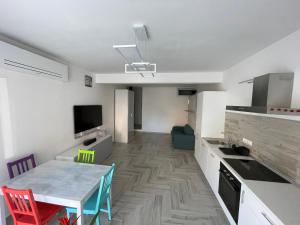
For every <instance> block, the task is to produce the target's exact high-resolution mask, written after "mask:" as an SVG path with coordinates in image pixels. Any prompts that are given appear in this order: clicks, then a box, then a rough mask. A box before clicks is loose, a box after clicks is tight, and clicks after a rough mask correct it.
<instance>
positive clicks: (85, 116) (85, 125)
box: [73, 105, 102, 134]
mask: <svg viewBox="0 0 300 225" xmlns="http://www.w3.org/2000/svg"><path fill="white" fill-rule="evenodd" d="M73 111H74V128H75V129H74V132H75V134H78V133H81V132H84V131H87V130H91V129H93V128H96V127H99V126H102V105H75V106H74V108H73Z"/></svg>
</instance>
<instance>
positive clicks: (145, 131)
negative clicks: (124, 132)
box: [134, 130, 171, 134]
mask: <svg viewBox="0 0 300 225" xmlns="http://www.w3.org/2000/svg"><path fill="white" fill-rule="evenodd" d="M134 131H135V132H138V133H153V134H171V133H170V132H159V131H147V130H134Z"/></svg>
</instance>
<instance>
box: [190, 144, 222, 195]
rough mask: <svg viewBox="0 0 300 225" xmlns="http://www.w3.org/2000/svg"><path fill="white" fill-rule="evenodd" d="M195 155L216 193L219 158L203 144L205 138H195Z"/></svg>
mask: <svg viewBox="0 0 300 225" xmlns="http://www.w3.org/2000/svg"><path fill="white" fill-rule="evenodd" d="M195 157H196V160H197V161H198V163H199V166H200V168H201V170H202V172H203V173H204V175H205V177H206V179H207V181H208V183H209V184H210V186H211V188H212V190H213V192H214V193H215V194H216V195H217V194H218V188H219V169H220V161H221V159H220V158H219V156H217V155H216V154H215V153H214V152H213V151H212V150H211V149H210V148H209V147H208V146H207V145H206V144H205V140H203V139H202V138H197V140H196V148H195Z"/></svg>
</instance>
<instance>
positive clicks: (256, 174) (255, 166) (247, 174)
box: [224, 158, 290, 183]
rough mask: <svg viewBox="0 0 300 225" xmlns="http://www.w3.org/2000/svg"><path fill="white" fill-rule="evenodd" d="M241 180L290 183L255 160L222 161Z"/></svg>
mask: <svg viewBox="0 0 300 225" xmlns="http://www.w3.org/2000/svg"><path fill="white" fill-rule="evenodd" d="M224 160H225V161H226V162H227V163H228V164H229V165H230V166H231V167H232V168H233V169H234V170H235V171H236V172H237V173H238V174H239V175H240V176H241V177H242V178H244V179H246V180H259V181H269V182H278V183H290V182H288V181H287V180H285V179H284V178H282V177H281V176H279V175H278V174H276V173H274V172H273V171H271V170H270V169H268V168H267V167H265V166H264V165H262V164H261V163H259V162H257V161H255V160H243V159H226V158H225V159H224Z"/></svg>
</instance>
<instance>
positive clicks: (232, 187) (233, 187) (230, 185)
mask: <svg viewBox="0 0 300 225" xmlns="http://www.w3.org/2000/svg"><path fill="white" fill-rule="evenodd" d="M220 175H221V176H222V177H223V180H225V182H226V183H227V185H228V186H229V187H230V188H231V189H232V190H233V191H234V192H237V191H240V190H239V188H238V187H236V185H234V184H233V183H230V182H229V181H228V180H227V177H226V176H225V175H224V173H222V172H220Z"/></svg>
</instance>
